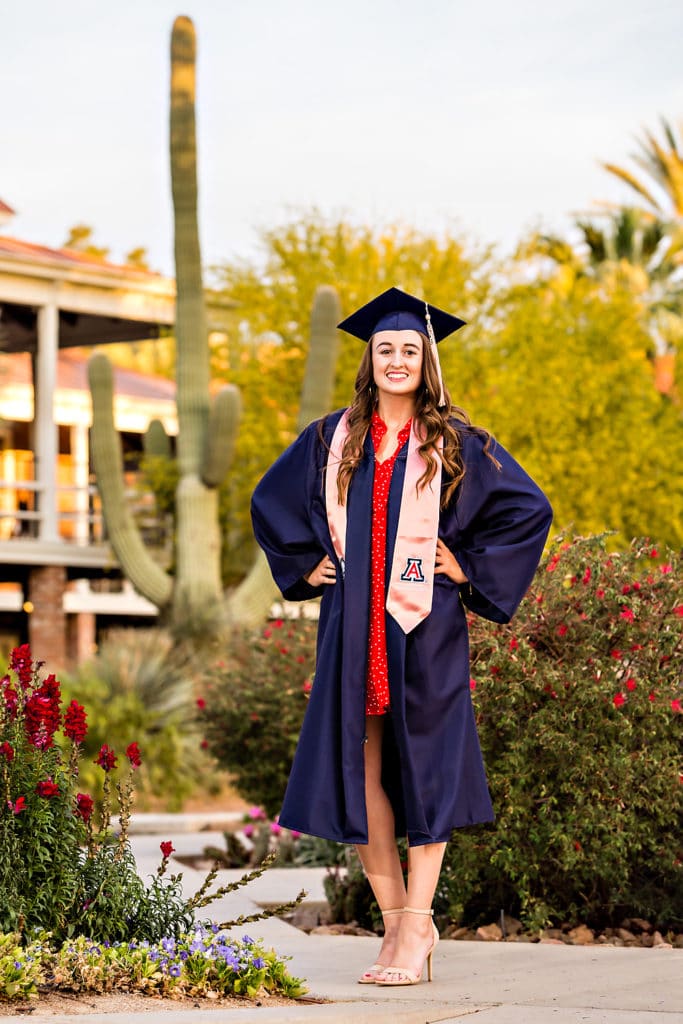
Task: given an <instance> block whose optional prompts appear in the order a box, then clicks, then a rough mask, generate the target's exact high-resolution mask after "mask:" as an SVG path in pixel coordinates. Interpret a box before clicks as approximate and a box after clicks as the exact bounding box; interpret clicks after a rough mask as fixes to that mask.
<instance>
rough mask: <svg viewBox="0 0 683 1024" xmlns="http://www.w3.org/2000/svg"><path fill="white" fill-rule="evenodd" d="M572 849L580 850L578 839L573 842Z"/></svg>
mask: <svg viewBox="0 0 683 1024" xmlns="http://www.w3.org/2000/svg"><path fill="white" fill-rule="evenodd" d="M574 849H575V850H580V849H581V843H580V842H579V840H578V839H575V840H574Z"/></svg>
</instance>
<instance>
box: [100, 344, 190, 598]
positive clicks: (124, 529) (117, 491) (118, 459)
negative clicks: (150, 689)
mask: <svg viewBox="0 0 683 1024" xmlns="http://www.w3.org/2000/svg"><path fill="white" fill-rule="evenodd" d="M88 380H89V383H90V394H91V397H92V407H93V425H92V432H91V442H90V443H91V451H92V457H93V463H94V466H95V473H96V475H97V486H98V489H99V492H100V496H101V498H102V508H103V511H104V519H105V522H106V524H107V530H108V532H109V539H110V541H111V546H112V547H113V549H114V552H115V554H116V557H117V558H118V560H119V562H120V563H121V568H122V569H123V571H124V573H125V574H126V576H127V577H128V579H129V580H130V581H131V583H132V584H133V586H134V587H135V589H136V590H137V591H138V592H139V593H140V594H142V596H143V597H146V598H147V599H148V600H149V601H151V602H152V603H153V604H155V605H156V606H157V607H158V608H163V607H164V606H165V605H167V604H168V603H169V601H170V600H171V596H172V592H173V584H172V581H171V578H170V577H169V576H168V575H167V574H166V573H165V572H164V571H163V569H162V568H161V567H160V566H158V565H157V563H156V562H155V561H154V560H153V558H152V557H151V556H150V554H149V552H148V551H147V549H146V548H145V545H144V544H143V541H142V537H141V536H140V533H139V531H138V529H137V527H136V525H135V523H134V521H133V517H132V516H131V514H130V511H129V509H128V504H127V501H126V496H125V493H124V488H123V458H122V455H121V438H120V437H119V435H118V433H117V431H116V428H115V426H114V401H113V396H114V387H113V373H112V368H111V363H110V362H109V360H108V359H107V357H106V356H105V355H104V354H103V353H95V355H93V356H92V357H91V358H90V361H89V363H88Z"/></svg>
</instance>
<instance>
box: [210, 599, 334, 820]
mask: <svg viewBox="0 0 683 1024" xmlns="http://www.w3.org/2000/svg"><path fill="white" fill-rule="evenodd" d="M316 628H317V627H316V624H315V623H313V622H310V621H306V620H303V619H301V620H296V621H292V622H285V621H283V620H282V619H277V620H275V621H274V622H272V623H270V624H269V625H268V626H267V627H266V628H265V629H263V630H262V631H261V632H254V631H253V630H235V632H234V633H233V636H232V640H231V644H230V654H229V662H228V663H227V664H226V663H225V662H219V663H218V664H216V665H215V666H214V667H213V669H211V670H209V671H208V673H207V676H206V690H205V694H204V696H203V697H201V698H200V700H199V704H200V708H201V710H200V723H201V726H202V728H203V730H204V735H205V737H206V742H207V744H208V749H209V750H210V751H211V753H212V754H213V755H214V757H215V758H216V759H217V761H218V762H219V764H220V765H221V767H223V768H225V769H227V770H228V771H229V772H231V773H232V775H233V777H234V782H235V786H236V787H237V790H238V792H239V793H240V795H241V796H242V797H243V798H244V799H245V800H248V801H249V802H250V803H254V804H258V805H259V806H262V807H263V808H264V809H265V811H266V812H267V814H268V815H270V816H271V817H273V816H274V815H276V814H277V813H278V811H279V810H280V806H281V804H282V797H283V795H284V792H285V786H286V784H287V779H288V777H289V769H290V767H291V764H292V758H293V756H294V749H295V747H296V743H297V740H298V737H299V731H300V729H301V723H302V722H303V717H304V712H305V710H306V703H307V701H308V694H309V691H310V688H311V680H312V678H313V664H314V661H315V636H316Z"/></svg>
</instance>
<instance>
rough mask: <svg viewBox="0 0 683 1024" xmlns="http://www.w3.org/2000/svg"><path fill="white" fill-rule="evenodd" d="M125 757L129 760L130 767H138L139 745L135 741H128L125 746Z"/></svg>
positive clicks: (140, 758) (139, 759)
mask: <svg viewBox="0 0 683 1024" xmlns="http://www.w3.org/2000/svg"><path fill="white" fill-rule="evenodd" d="M126 757H127V758H128V760H129V761H130V766H131V768H133V769H135V768H139V767H140V765H141V764H142V756H141V754H140V747H139V746H138V745H137V743H129V744H128V746H127V747H126Z"/></svg>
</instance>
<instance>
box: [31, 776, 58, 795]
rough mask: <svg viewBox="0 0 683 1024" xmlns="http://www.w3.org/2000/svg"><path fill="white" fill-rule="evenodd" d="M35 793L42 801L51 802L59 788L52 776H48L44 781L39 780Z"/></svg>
mask: <svg viewBox="0 0 683 1024" xmlns="http://www.w3.org/2000/svg"><path fill="white" fill-rule="evenodd" d="M36 793H37V794H38V796H42V797H43V799H44V800H51V799H52V797H53V796H58V795H59V786H58V785H57V784H56V782H54V780H53V778H52V776H51V775H48V777H47V778H46V779H41V781H40V782H39V783H38V785H37V786H36Z"/></svg>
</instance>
